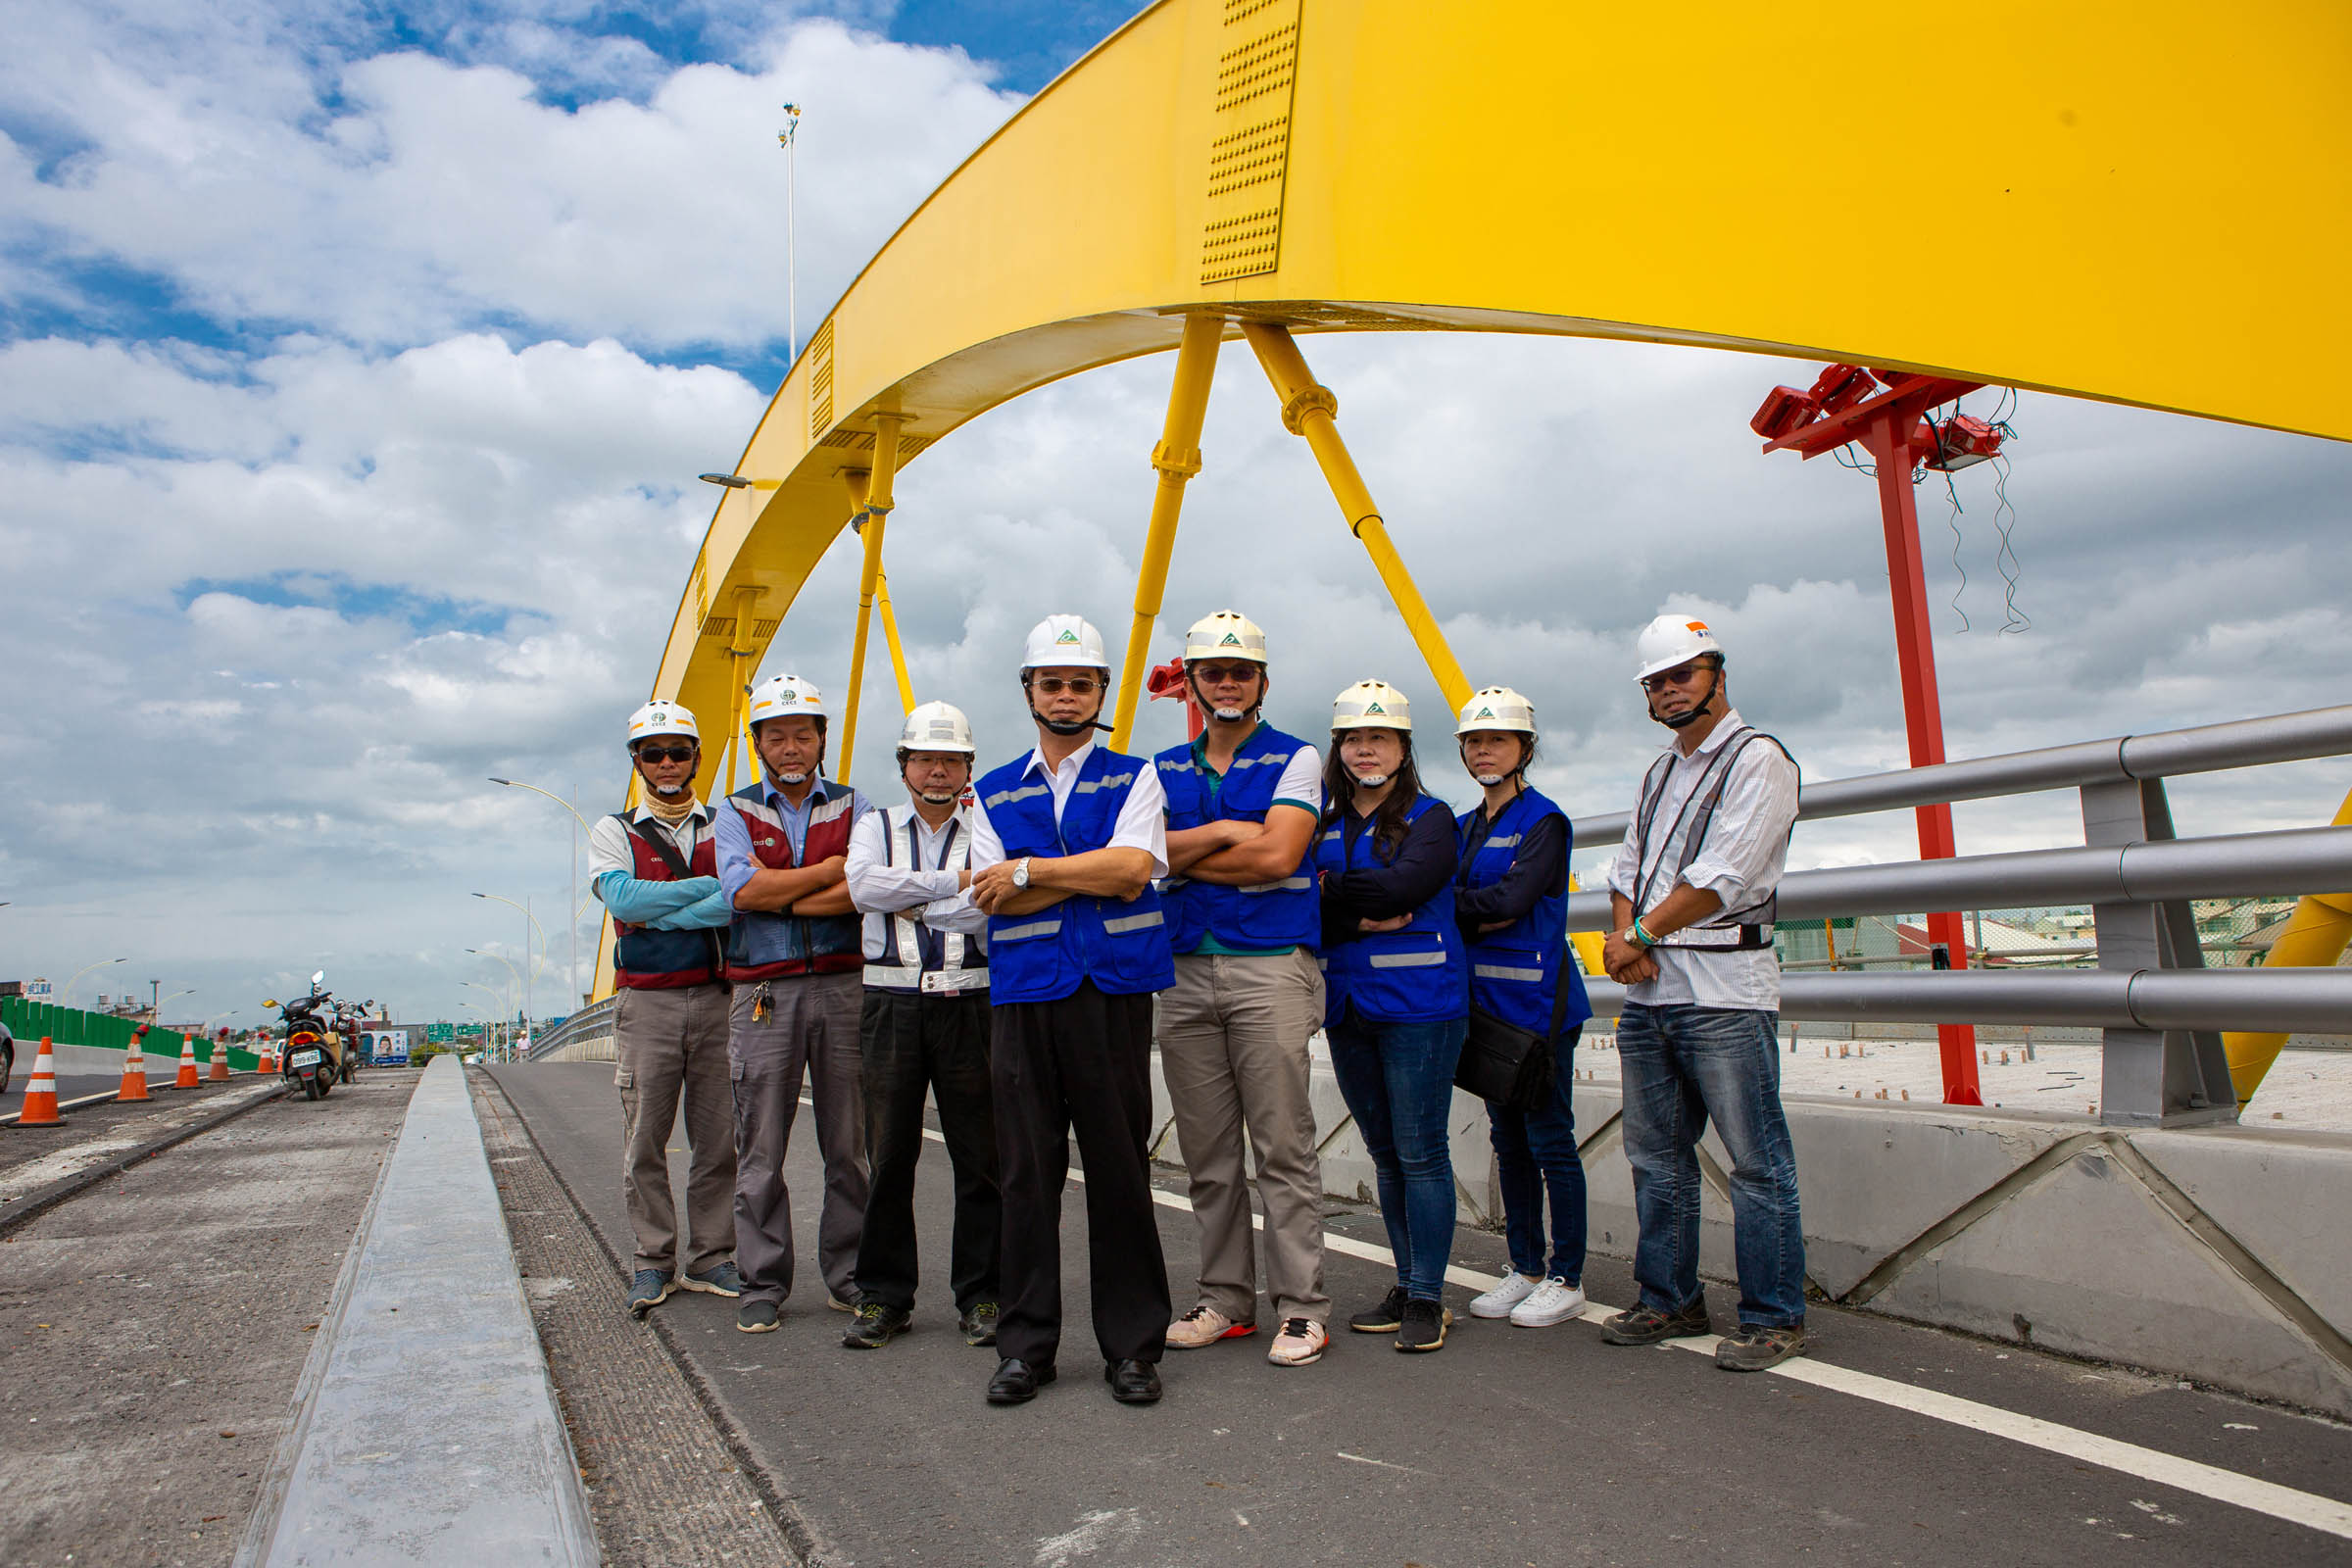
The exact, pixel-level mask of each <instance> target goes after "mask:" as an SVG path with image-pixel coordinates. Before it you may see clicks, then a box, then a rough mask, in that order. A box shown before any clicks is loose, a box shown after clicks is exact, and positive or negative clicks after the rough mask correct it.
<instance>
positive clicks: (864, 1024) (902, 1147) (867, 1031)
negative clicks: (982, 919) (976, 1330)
mask: <svg viewBox="0 0 2352 1568" xmlns="http://www.w3.org/2000/svg"><path fill="white" fill-rule="evenodd" d="M990 1010H991V1009H990V1007H989V1005H988V993H987V992H986V991H972V992H967V993H965V994H964V995H962V996H957V997H926V996H922V995H919V994H917V993H915V992H911V991H882V990H876V989H873V988H870V987H869V988H868V989H867V991H866V993H865V1002H864V1004H863V1005H862V1007H861V1009H860V1011H859V1013H858V1050H859V1051H860V1053H861V1054H862V1055H863V1058H864V1066H865V1148H866V1154H867V1157H868V1158H869V1159H870V1160H871V1161H872V1162H873V1177H872V1182H871V1185H870V1186H869V1187H868V1188H867V1190H866V1198H865V1228H864V1229H863V1230H862V1231H861V1232H859V1233H858V1291H859V1292H860V1293H861V1295H862V1297H863V1299H865V1300H868V1301H880V1302H882V1303H884V1304H885V1305H888V1306H895V1307H898V1308H899V1309H901V1310H902V1311H906V1310H910V1309H912V1307H913V1306H914V1287H915V1281H916V1277H917V1265H916V1262H915V1255H914V1167H915V1162H916V1161H917V1160H919V1159H921V1158H922V1157H923V1094H924V1092H925V1091H926V1090H928V1091H929V1092H930V1094H931V1098H932V1100H933V1101H934V1103H937V1104H938V1106H939V1131H940V1136H941V1137H943V1138H945V1139H946V1140H947V1145H948V1163H949V1164H950V1166H951V1167H953V1169H954V1170H955V1173H956V1222H955V1233H954V1235H955V1239H954V1242H953V1244H952V1250H950V1252H949V1254H948V1285H949V1288H950V1289H952V1290H953V1291H954V1292H955V1293H956V1309H957V1310H958V1311H964V1312H968V1311H970V1310H971V1309H972V1307H973V1306H974V1304H976V1303H978V1302H981V1301H993V1300H995V1299H997V1254H998V1250H999V1248H1000V1247H1001V1246H1002V1245H1003V1237H1002V1235H1001V1232H1002V1231H1003V1228H1004V1222H1005V1215H1004V1202H1003V1201H1002V1199H1001V1198H1000V1197H999V1195H998V1191H997V1116H996V1111H995V1109H994V1107H993V1103H992V1097H991V1091H990V1089H989V1082H988V1035H989V1012H990Z"/></svg>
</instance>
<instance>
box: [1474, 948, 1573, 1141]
mask: <svg viewBox="0 0 2352 1568" xmlns="http://www.w3.org/2000/svg"><path fill="white" fill-rule="evenodd" d="M1575 961H1576V958H1575V956H1574V955H1573V954H1571V953H1570V952H1569V951H1568V945H1567V944H1566V943H1565V942H1563V943H1561V944H1560V970H1561V972H1560V976H1559V984H1558V985H1557V986H1555V987H1554V988H1553V992H1552V998H1551V1030H1550V1032H1549V1033H1547V1034H1541V1035H1540V1034H1537V1033H1536V1032H1535V1031H1534V1030H1533V1029H1522V1028H1520V1027H1519V1026H1518V1025H1516V1024H1509V1023H1504V1022H1503V1021H1502V1020H1501V1019H1500V1018H1497V1017H1495V1014H1493V1013H1491V1012H1489V1011H1487V1009H1486V1008H1484V1007H1481V1006H1479V1005H1476V1004H1475V1003H1473V1004H1472V1005H1471V1007H1470V1037H1469V1038H1468V1039H1467V1040H1465V1041H1463V1042H1462V1056H1461V1060H1460V1061H1459V1062H1457V1063H1456V1064H1455V1065H1454V1069H1453V1082H1454V1087H1456V1088H1457V1089H1467V1090H1469V1091H1470V1093H1472V1094H1474V1095H1476V1096H1478V1097H1479V1098H1480V1099H1481V1100H1484V1101H1486V1102H1487V1103H1489V1104H1494V1105H1500V1106H1502V1107H1503V1108H1504V1109H1505V1110H1530V1109H1533V1108H1534V1107H1535V1106H1536V1105H1538V1104H1540V1103H1543V1100H1544V1096H1545V1095H1548V1094H1550V1093H1551V1082H1552V1078H1553V1075H1554V1073H1555V1071H1556V1069H1557V1064H1556V1063H1555V1062H1554V1060H1553V1054H1552V1043H1553V1042H1554V1041H1556V1040H1558V1039H1559V1038H1560V1023H1561V1020H1562V1019H1564V1018H1566V1017H1567V1015H1568V975H1567V966H1568V965H1569V964H1571V963H1574V962H1575Z"/></svg>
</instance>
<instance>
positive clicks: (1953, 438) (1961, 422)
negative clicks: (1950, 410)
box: [1927, 414, 2003, 473]
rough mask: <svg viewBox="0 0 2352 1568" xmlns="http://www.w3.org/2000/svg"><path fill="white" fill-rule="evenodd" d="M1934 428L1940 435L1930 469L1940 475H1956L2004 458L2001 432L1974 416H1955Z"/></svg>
mask: <svg viewBox="0 0 2352 1568" xmlns="http://www.w3.org/2000/svg"><path fill="white" fill-rule="evenodd" d="M1931 428H1933V429H1934V431H1935V434H1936V450H1935V453H1934V454H1933V455H1932V456H1930V457H1929V458H1928V460H1927V466H1929V467H1931V468H1934V469H1935V470H1936V471H1937V472H1938V473H1953V472H1956V471H1958V470H1959V469H1961V468H1966V467H1971V466H1975V465H1977V464H1980V463H1983V462H1984V461H1985V459H1987V458H1992V457H1997V456H1999V455H2000V450H2001V441H2002V439H2003V435H2002V432H2001V430H2000V429H1999V428H1998V427H1996V426H1994V425H1992V424H1989V423H1987V422H1986V421H1985V420H1983V419H1980V418H1978V417H1976V416H1975V415H1973V414H1955V415H1953V416H1952V417H1950V418H1948V419H1940V420H1937V421H1936V423H1935V424H1934V425H1933V426H1932V427H1931Z"/></svg>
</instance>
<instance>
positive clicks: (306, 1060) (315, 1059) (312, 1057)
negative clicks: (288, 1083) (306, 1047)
mask: <svg viewBox="0 0 2352 1568" xmlns="http://www.w3.org/2000/svg"><path fill="white" fill-rule="evenodd" d="M293 1059H294V1065H295V1066H297V1067H316V1066H318V1065H319V1061H320V1060H321V1059H322V1056H321V1054H320V1053H319V1052H316V1051H297V1052H296V1053H294V1058H293Z"/></svg>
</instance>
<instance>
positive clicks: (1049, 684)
mask: <svg viewBox="0 0 2352 1568" xmlns="http://www.w3.org/2000/svg"><path fill="white" fill-rule="evenodd" d="M1030 684H1031V685H1032V686H1035V687H1036V688H1037V689H1038V690H1039V691H1041V692H1044V693H1045V694H1046V695H1047V696H1048V697H1057V696H1059V695H1060V694H1061V693H1063V692H1065V691H1066V692H1068V693H1069V694H1070V695H1072V696H1073V697H1092V696H1094V695H1095V693H1097V692H1099V691H1101V690H1102V689H1103V683H1102V682H1101V681H1099V680H1097V679H1095V677H1094V676H1092V675H1071V676H1069V677H1067V678H1064V677H1062V676H1060V675H1039V676H1036V677H1035V678H1033V679H1032V680H1031V681H1030Z"/></svg>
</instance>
